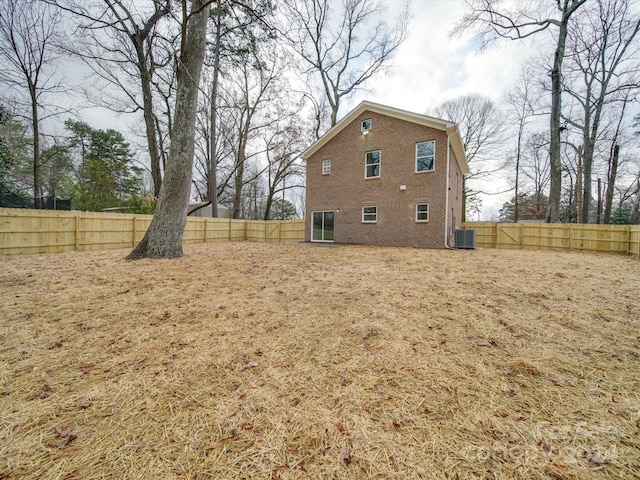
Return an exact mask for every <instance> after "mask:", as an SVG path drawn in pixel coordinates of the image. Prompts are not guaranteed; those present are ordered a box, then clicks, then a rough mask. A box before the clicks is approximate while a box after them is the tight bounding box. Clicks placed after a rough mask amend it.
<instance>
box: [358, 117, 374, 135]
mask: <svg viewBox="0 0 640 480" xmlns="http://www.w3.org/2000/svg"><path fill="white" fill-rule="evenodd" d="M360 130H362V133H369V130H371V119H370V118H367V119H366V120H363V121H362V123H361V124H360Z"/></svg>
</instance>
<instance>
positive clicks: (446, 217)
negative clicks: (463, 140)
mask: <svg viewBox="0 0 640 480" xmlns="http://www.w3.org/2000/svg"><path fill="white" fill-rule="evenodd" d="M450 142H451V134H450V133H449V131H448V130H447V181H446V187H445V190H444V195H445V200H444V248H451V247H450V246H449V165H450V164H451V145H450Z"/></svg>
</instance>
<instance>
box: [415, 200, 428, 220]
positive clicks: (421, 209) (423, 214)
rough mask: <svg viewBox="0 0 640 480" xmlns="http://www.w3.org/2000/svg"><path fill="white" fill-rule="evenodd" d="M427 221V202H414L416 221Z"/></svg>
mask: <svg viewBox="0 0 640 480" xmlns="http://www.w3.org/2000/svg"><path fill="white" fill-rule="evenodd" d="M428 221H429V204H428V203H416V222H428Z"/></svg>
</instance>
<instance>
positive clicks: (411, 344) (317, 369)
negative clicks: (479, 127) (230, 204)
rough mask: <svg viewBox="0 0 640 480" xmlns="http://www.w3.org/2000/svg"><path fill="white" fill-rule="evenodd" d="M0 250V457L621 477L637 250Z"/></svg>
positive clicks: (634, 354)
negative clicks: (159, 253) (129, 257)
mask: <svg viewBox="0 0 640 480" xmlns="http://www.w3.org/2000/svg"><path fill="white" fill-rule="evenodd" d="M126 253H127V252H125V251H122V250H120V251H108V252H97V253H65V254H50V255H33V256H4V257H0V291H1V296H0V478H3V479H36V478H37V479H60V480H62V479H65V480H72V479H78V480H79V479H107V478H108V479H153V480H160V479H178V480H180V479H307V478H308V479H414V478H415V479H418V478H420V479H457V480H459V479H472V478H492V479H543V478H549V479H551V478H553V479H564V478H566V479H576V478H577V479H621V478H626V479H631V478H640V348H639V347H640V293H639V292H640V261H638V260H637V259H633V258H629V257H624V256H605V255H593V254H580V253H552V252H551V253H550V252H535V251H494V250H478V251H441V250H417V249H410V248H376V247H362V246H360V247H357V246H356V247H347V246H342V247H333V246H331V247H323V246H312V245H302V244H298V245H273V244H272V245H269V244H255V243H219V244H206V245H202V244H201V245H193V246H189V247H187V249H186V252H185V256H184V258H182V259H179V260H156V261H153V260H142V261H137V262H132V263H127V262H125V261H124V256H125V255H126Z"/></svg>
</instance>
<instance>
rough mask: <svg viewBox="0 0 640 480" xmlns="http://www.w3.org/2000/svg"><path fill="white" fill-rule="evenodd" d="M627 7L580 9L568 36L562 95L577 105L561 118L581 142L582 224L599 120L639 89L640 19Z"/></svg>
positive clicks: (613, 1)
mask: <svg viewBox="0 0 640 480" xmlns="http://www.w3.org/2000/svg"><path fill="white" fill-rule="evenodd" d="M631 3H632V2H631V1H630V0H597V4H596V6H595V8H592V9H588V8H587V9H584V10H583V14H582V15H579V16H578V20H579V22H576V23H575V24H574V25H572V26H571V28H570V31H569V34H570V35H569V45H568V47H567V49H568V55H567V62H566V68H565V76H564V78H565V80H564V82H563V85H564V88H563V90H564V91H565V92H567V93H568V95H569V96H570V97H571V100H573V101H574V102H576V103H577V105H578V115H575V116H573V115H563V119H564V120H565V121H566V122H568V123H569V124H570V125H572V126H573V127H576V128H578V129H579V131H580V133H581V136H582V145H583V152H584V153H583V176H584V183H583V198H584V203H583V207H582V212H580V215H581V218H582V223H588V222H589V219H590V208H591V204H592V193H591V188H592V172H593V168H594V153H595V148H596V143H597V142H598V140H599V136H600V133H601V129H602V122H603V115H604V114H605V111H606V110H607V109H612V108H613V109H617V108H618V107H619V106H620V105H623V104H625V102H626V101H627V100H626V99H627V97H628V94H629V92H630V91H632V90H637V89H638V88H639V87H640V62H639V60H640V59H639V58H637V50H638V33H639V32H640V14H638V13H637V12H636V11H634V9H633V8H632V6H631Z"/></svg>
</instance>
